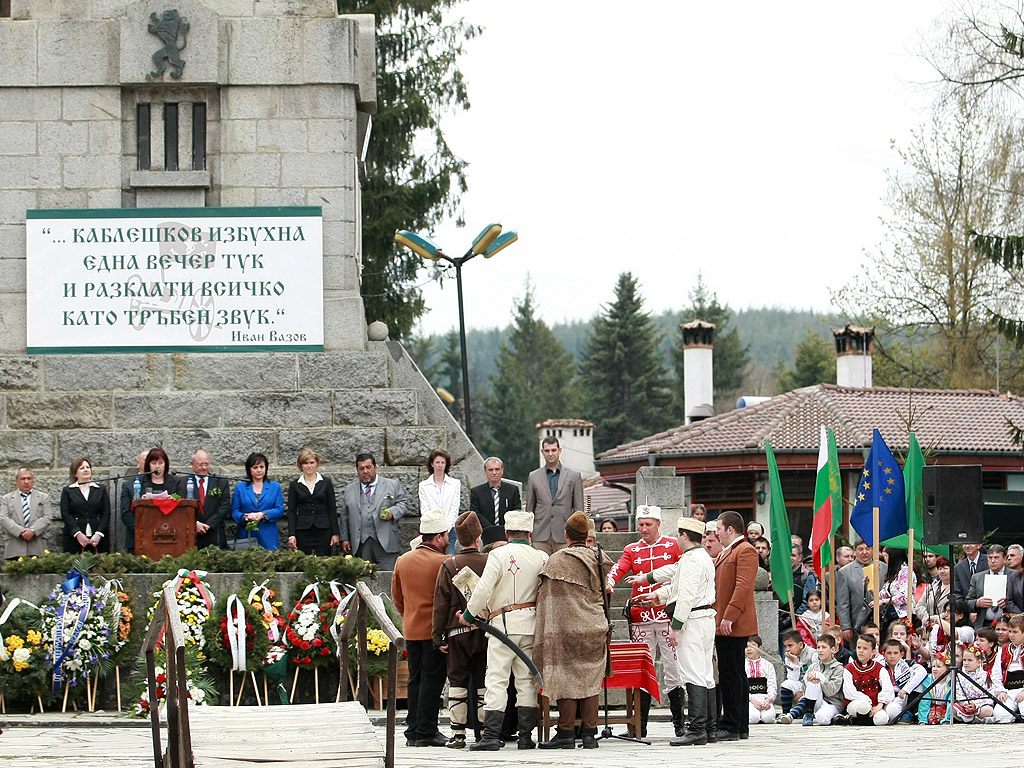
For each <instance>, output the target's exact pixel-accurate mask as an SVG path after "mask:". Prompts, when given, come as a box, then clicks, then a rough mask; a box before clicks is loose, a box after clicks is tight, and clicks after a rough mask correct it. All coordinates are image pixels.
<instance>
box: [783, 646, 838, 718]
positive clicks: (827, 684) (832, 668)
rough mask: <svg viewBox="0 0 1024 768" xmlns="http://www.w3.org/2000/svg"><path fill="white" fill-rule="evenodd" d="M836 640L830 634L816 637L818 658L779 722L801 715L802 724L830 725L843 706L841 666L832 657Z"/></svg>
mask: <svg viewBox="0 0 1024 768" xmlns="http://www.w3.org/2000/svg"><path fill="white" fill-rule="evenodd" d="M838 645H839V643H838V641H837V640H836V639H835V638H834V637H833V636H832V635H830V634H824V635H822V636H821V637H819V638H818V642H817V645H816V649H817V658H816V659H815V660H814V661H812V662H811V664H810V666H809V667H808V668H807V674H806V675H805V676H804V695H803V697H802V698H801V699H800V701H799V703H797V705H796V706H795V707H793V709H791V710H790V712H789V714H788V715H784V716H783V717H782V718H780V722H787V723H788V722H793V720H794V719H795V718H797V717H802V718H803V725H831V724H832V723H833V721H834V720H835V719H836V717H837V716H838V715H840V714H841V713H842V712H843V711H844V710H845V709H846V699H845V698H844V696H843V671H844V670H843V665H842V664H840V663H839V662H838V661H837V660H836V658H835V652H836V648H837V647H838Z"/></svg>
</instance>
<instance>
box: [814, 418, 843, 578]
mask: <svg viewBox="0 0 1024 768" xmlns="http://www.w3.org/2000/svg"><path fill="white" fill-rule="evenodd" d="M842 524H843V496H842V485H841V480H840V477H839V454H838V451H837V450H836V436H835V433H834V432H833V431H832V430H831V429H829V430H826V429H825V427H824V426H822V427H821V440H820V442H819V447H818V477H817V479H816V480H815V483H814V521H813V523H812V525H811V554H812V555H813V557H814V570H815V572H816V573H817V574H818V578H819V579H820V578H821V575H822V573H823V572H824V570H825V569H826V568H827V567H828V565H829V563H831V562H832V544H831V543H830V541H829V537H830V536H832V535H834V534H835V532H836V531H838V530H839V528H840V527H841V526H842Z"/></svg>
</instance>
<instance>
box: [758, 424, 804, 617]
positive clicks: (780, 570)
mask: <svg viewBox="0 0 1024 768" xmlns="http://www.w3.org/2000/svg"><path fill="white" fill-rule="evenodd" d="M764 452H765V454H766V455H767V456H768V487H769V488H770V489H771V502H770V508H771V511H770V514H769V517H768V520H769V522H768V524H769V526H770V529H769V530H770V533H771V538H772V554H771V572H772V588H773V589H774V590H775V594H776V595H778V596H779V600H780V601H781V602H783V603H788V602H790V601H791V600H792V599H793V560H792V555H793V546H792V542H791V539H790V532H789V515H788V514H786V500H785V499H783V498H782V482H781V481H780V480H779V466H778V465H777V464H776V463H775V454H774V453H772V446H771V443H769V442H768V441H767V440H765V441H764ZM793 607H794V608H795V607H796V606H793Z"/></svg>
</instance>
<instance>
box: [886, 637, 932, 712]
mask: <svg viewBox="0 0 1024 768" xmlns="http://www.w3.org/2000/svg"><path fill="white" fill-rule="evenodd" d="M893 626H896V623H895V622H893ZM905 631H906V628H904V632H905ZM884 649H885V650H884V653H883V654H882V655H883V656H884V657H885V669H886V671H887V672H888V673H889V679H890V680H891V681H892V687H893V691H894V692H895V695H894V696H893V699H892V701H890V702H889V703H888V704H886V705H885V712H886V714H887V715H888V716H889V722H890V723H895V722H896V720H898V719H899V718H900V717H902V716H903V713H904V712H907V711H908V710H909V711H910V712H913V711H914V710H915V709H916V708H917V700H916V697H915V696H914V695H913V694H914V693H916V692H918V691H920V690H921V683H922V682H923V681H924V679H925V678H926V677H927V676H928V671H927V670H926V669H925V668H924V667H922V666H921V665H920V664H910V663H908V662H907V661H906V659H904V658H903V654H904V652H905V646H903V645H901V644H900V641H899V640H896V639H892V640H886V641H885V646H884ZM908 722H910V721H909V720H908Z"/></svg>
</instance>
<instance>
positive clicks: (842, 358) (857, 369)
mask: <svg viewBox="0 0 1024 768" xmlns="http://www.w3.org/2000/svg"><path fill="white" fill-rule="evenodd" d="M832 336H833V337H835V342H836V384H838V385H839V386H840V387H870V386H873V385H872V383H871V356H872V354H874V351H875V327H874V326H871V327H865V326H863V325H847V326H846V327H845V328H837V329H835V330H833V331H832Z"/></svg>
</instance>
